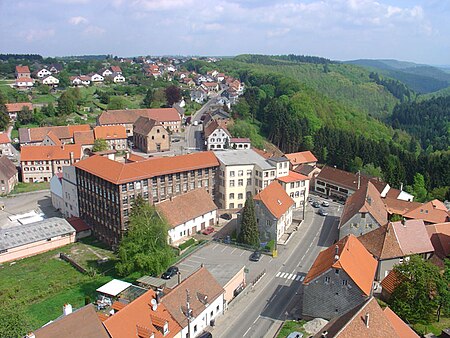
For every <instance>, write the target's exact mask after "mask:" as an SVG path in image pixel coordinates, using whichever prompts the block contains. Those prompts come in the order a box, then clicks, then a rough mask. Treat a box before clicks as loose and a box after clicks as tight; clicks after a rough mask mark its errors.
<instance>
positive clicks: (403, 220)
mask: <svg viewBox="0 0 450 338" xmlns="http://www.w3.org/2000/svg"><path fill="white" fill-rule="evenodd" d="M402 225H403V226H404V227H405V226H406V220H405V219H404V218H403V219H402Z"/></svg>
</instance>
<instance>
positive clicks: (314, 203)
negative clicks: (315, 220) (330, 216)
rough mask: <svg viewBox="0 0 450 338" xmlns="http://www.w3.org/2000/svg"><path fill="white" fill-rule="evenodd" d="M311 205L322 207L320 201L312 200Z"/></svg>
mask: <svg viewBox="0 0 450 338" xmlns="http://www.w3.org/2000/svg"><path fill="white" fill-rule="evenodd" d="M311 205H312V206H313V208H318V207H320V204H319V202H317V201H314V202H312V204H311Z"/></svg>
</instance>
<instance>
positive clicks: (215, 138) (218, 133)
mask: <svg viewBox="0 0 450 338" xmlns="http://www.w3.org/2000/svg"><path fill="white" fill-rule="evenodd" d="M205 144H206V149H207V150H217V149H227V147H228V148H229V147H230V134H229V133H228V131H227V130H225V129H224V128H221V127H218V128H216V130H214V131H213V132H212V133H211V135H209V136H208V137H207V138H206V140H205Z"/></svg>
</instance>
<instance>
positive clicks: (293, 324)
mask: <svg viewBox="0 0 450 338" xmlns="http://www.w3.org/2000/svg"><path fill="white" fill-rule="evenodd" d="M305 323H306V321H305V320H300V321H296V320H287V321H285V322H284V323H283V327H282V328H281V330H280V333H278V336H277V338H286V337H287V336H288V335H289V333H291V332H295V331H297V332H301V333H304V335H305V336H306V335H307V333H306V331H305V329H304V328H303V324H305Z"/></svg>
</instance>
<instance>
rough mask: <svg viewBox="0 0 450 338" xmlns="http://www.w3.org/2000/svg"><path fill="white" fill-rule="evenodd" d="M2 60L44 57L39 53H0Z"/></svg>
mask: <svg viewBox="0 0 450 338" xmlns="http://www.w3.org/2000/svg"><path fill="white" fill-rule="evenodd" d="M0 60H1V61H8V60H27V61H42V60H43V57H42V56H41V55H39V54H0Z"/></svg>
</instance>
